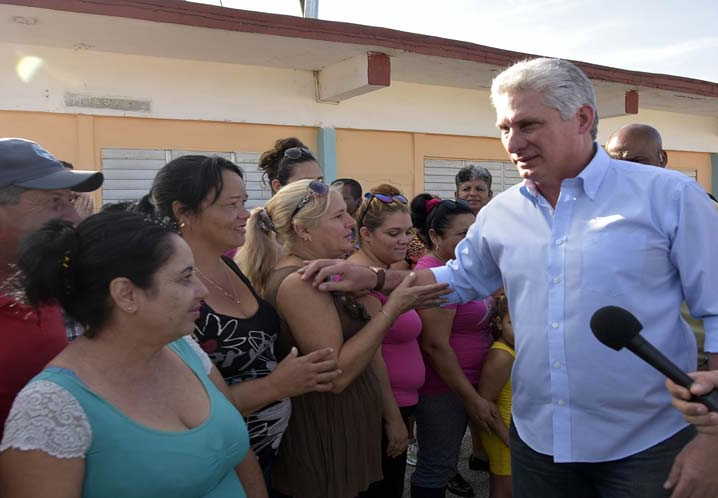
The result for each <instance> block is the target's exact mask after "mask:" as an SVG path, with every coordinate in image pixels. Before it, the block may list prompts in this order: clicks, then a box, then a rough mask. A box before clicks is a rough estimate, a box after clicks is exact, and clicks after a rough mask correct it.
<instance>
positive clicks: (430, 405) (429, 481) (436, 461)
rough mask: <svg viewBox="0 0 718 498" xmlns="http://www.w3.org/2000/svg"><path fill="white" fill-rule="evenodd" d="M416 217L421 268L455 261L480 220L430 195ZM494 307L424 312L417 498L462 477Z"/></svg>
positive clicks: (415, 208) (418, 200) (475, 304)
mask: <svg viewBox="0 0 718 498" xmlns="http://www.w3.org/2000/svg"><path fill="white" fill-rule="evenodd" d="M411 214H412V219H413V221H414V226H415V227H416V228H417V230H418V234H419V236H420V238H421V239H422V242H424V244H425V246H426V248H427V253H426V254H425V255H424V256H423V257H422V258H421V259H420V260H419V261H418V262H417V264H416V269H422V268H431V267H434V266H443V265H444V264H445V263H446V261H448V260H449V259H452V258H453V255H454V249H455V248H456V245H457V244H458V243H459V241H461V239H463V238H464V237H465V236H466V232H467V231H468V229H469V227H470V226H471V224H472V223H473V222H474V218H475V215H474V213H473V212H472V209H471V207H470V206H469V205H468V204H467V203H466V202H464V201H461V200H459V201H454V200H441V199H437V198H434V197H433V196H431V195H430V194H420V195H418V196H417V197H415V198H414V200H413V201H412V203H411ZM492 308H493V299H492V298H488V299H485V300H481V301H470V302H467V303H464V304H460V305H449V306H445V307H443V308H433V309H426V310H421V311H419V315H420V316H421V319H422V324H423V330H422V340H421V346H422V350H423V352H424V357H425V360H426V365H427V375H426V382H425V384H424V386H423V387H422V388H421V390H420V392H419V394H420V397H419V404H418V405H417V409H416V426H417V439H418V445H419V452H418V459H417V465H416V471H415V472H414V474H413V475H412V479H411V480H412V497H414V498H419V497H421V498H424V497H430V498H434V497H443V496H444V492H445V489H446V487H447V484H449V481H450V479H451V478H452V476H454V475H455V474H456V463H457V460H458V456H459V450H460V447H461V440H462V439H463V436H464V433H465V432H466V427H467V424H468V422H469V420H470V419H472V418H476V417H472V413H473V412H475V411H476V409H477V408H476V407H478V406H479V405H480V404H481V403H482V400H481V398H480V397H479V395H478V393H477V392H476V387H475V386H476V385H477V384H478V381H479V375H480V374H481V369H482V366H483V364H484V360H485V358H486V355H487V353H488V351H489V348H490V346H491V342H492V335H491V315H492ZM452 491H453V489H452ZM467 495H468V493H467ZM461 496H464V495H461Z"/></svg>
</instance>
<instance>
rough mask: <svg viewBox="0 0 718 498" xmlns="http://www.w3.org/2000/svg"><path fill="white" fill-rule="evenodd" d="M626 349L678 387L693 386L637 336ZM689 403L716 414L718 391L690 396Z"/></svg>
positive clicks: (690, 379) (665, 359) (670, 363)
mask: <svg viewBox="0 0 718 498" xmlns="http://www.w3.org/2000/svg"><path fill="white" fill-rule="evenodd" d="M626 347H627V348H628V349H630V350H631V351H632V352H633V353H634V354H636V355H637V356H639V357H640V358H641V359H642V360H643V361H645V362H646V363H648V364H649V365H651V366H652V367H653V368H655V369H656V370H658V371H659V372H661V373H662V374H663V375H665V376H666V377H668V378H669V379H671V380H672V381H673V382H675V383H676V384H678V385H679V386H683V387H685V388H686V389H689V388H690V387H691V384H693V382H694V380H693V378H691V377H690V376H689V375H688V374H687V373H685V372H684V371H683V370H681V369H680V368H678V366H676V364H675V363H673V362H672V361H671V360H669V359H668V358H666V356H665V355H664V354H663V353H661V352H660V351H659V350H658V349H656V348H655V347H654V346H653V344H651V343H650V342H648V341H646V340H645V339H644V338H643V337H641V336H640V335H639V334H637V335H636V336H634V337H633V339H631V341H630V342H629V343H628V344H627V345H626ZM691 401H693V402H696V403H703V404H704V405H705V406H706V407H707V408H708V410H710V411H712V412H718V391H716V390H715V389H714V390H712V391H711V392H709V393H708V394H704V395H702V396H695V395H694V396H691Z"/></svg>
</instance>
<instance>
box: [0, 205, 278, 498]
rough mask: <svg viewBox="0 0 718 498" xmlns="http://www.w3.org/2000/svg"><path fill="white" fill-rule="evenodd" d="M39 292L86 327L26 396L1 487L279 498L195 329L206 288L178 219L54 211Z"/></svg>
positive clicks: (1, 467)
mask: <svg viewBox="0 0 718 498" xmlns="http://www.w3.org/2000/svg"><path fill="white" fill-rule="evenodd" d="M18 266H19V267H20V270H21V276H22V277H21V279H20V281H21V282H22V291H24V294H25V296H26V299H27V301H28V302H29V303H30V304H32V305H39V304H42V303H45V302H48V301H52V300H57V301H59V303H60V304H61V305H62V307H63V308H64V310H65V311H66V313H67V314H68V315H70V316H71V317H73V318H75V319H76V320H78V321H79V322H80V323H81V324H82V325H84V327H85V330H86V332H85V335H84V336H83V337H80V338H78V339H77V340H75V341H74V342H73V343H72V344H71V345H69V346H68V347H67V348H66V349H65V350H64V351H63V352H62V353H60V354H59V355H58V356H57V357H56V358H55V359H54V360H52V361H51V362H50V364H49V365H48V366H47V367H46V368H45V370H43V371H42V372H41V373H40V374H39V375H38V376H37V377H35V378H34V379H33V380H32V381H30V383H29V384H28V385H27V386H25V388H24V389H23V390H22V391H21V392H20V393H19V394H18V396H17V397H16V399H15V402H14V404H13V408H12V410H11V413H10V416H9V417H8V420H7V423H6V429H5V433H4V437H3V440H2V443H0V495H1V496H3V497H15V496H53V497H57V498H70V497H73V498H77V497H79V496H82V497H103V498H107V497H112V498H125V497H127V498H129V497H132V498H145V497H146V498H155V497H171V498H197V497H211V498H230V497H231V498H243V497H248V498H266V496H267V492H266V489H265V487H264V482H263V479H262V476H261V472H260V470H259V466H258V465H257V462H256V459H255V457H254V454H253V453H252V452H251V450H249V438H248V434H247V428H246V425H245V423H244V421H243V419H242V416H241V415H240V413H239V412H238V411H237V409H236V408H235V407H234V406H233V404H232V403H230V401H229V400H228V399H227V394H228V390H227V386H226V384H225V383H224V381H223V379H222V377H221V375H220V374H219V373H218V372H217V370H216V368H214V367H212V364H211V361H210V360H209V358H208V357H207V355H206V354H205V353H204V352H203V351H202V350H201V349H200V348H199V347H198V346H197V345H196V344H195V343H194V342H193V341H191V340H188V338H187V334H188V333H189V332H190V331H191V330H192V328H193V327H194V321H195V320H196V318H197V317H198V316H199V309H200V302H201V300H202V299H203V298H204V297H205V296H206V295H207V289H206V288H205V287H204V285H203V284H202V283H201V282H200V281H199V279H198V278H197V276H196V274H195V270H194V260H193V257H192V252H191V251H190V249H189V247H188V246H187V244H186V243H185V242H184V241H183V240H182V239H181V238H180V237H179V236H178V235H176V234H175V233H173V232H172V231H171V229H170V228H169V227H168V226H166V225H165V224H163V223H161V222H159V221H154V220H152V219H149V218H146V217H143V216H142V215H139V214H135V213H128V212H104V213H100V214H97V215H94V216H91V217H89V218H87V219H86V220H85V221H83V222H82V223H80V224H79V225H78V226H77V228H75V227H73V226H72V225H71V224H69V223H67V222H64V221H59V220H56V221H52V222H50V223H48V224H47V225H46V226H45V227H44V228H43V229H41V230H40V231H38V232H36V233H35V234H33V235H31V237H30V238H29V239H28V240H27V241H26V243H25V244H24V246H23V247H22V249H21V256H20V260H19V265H18Z"/></svg>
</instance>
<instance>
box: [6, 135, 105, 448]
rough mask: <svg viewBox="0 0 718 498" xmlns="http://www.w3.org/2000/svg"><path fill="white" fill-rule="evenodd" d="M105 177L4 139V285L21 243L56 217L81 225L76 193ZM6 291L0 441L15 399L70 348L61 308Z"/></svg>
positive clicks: (22, 142) (90, 188) (94, 186)
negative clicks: (34, 302) (28, 302)
mask: <svg viewBox="0 0 718 498" xmlns="http://www.w3.org/2000/svg"><path fill="white" fill-rule="evenodd" d="M103 179H104V178H103V176H102V173H100V172H97V171H78V170H71V169H67V168H66V167H65V166H63V164H62V163H61V162H60V161H59V160H57V159H56V158H55V157H54V156H53V155H52V154H50V153H49V152H47V151H46V150H45V149H43V148H42V147H41V146H40V145H38V144H36V143H35V142H31V141H30V140H24V139H21V138H0V282H3V283H4V284H7V283H8V282H9V281H11V280H12V276H13V272H14V270H13V267H14V265H15V263H16V262H17V250H18V246H19V244H20V242H21V240H22V239H23V238H24V237H25V236H26V235H27V234H29V233H31V232H33V231H35V230H37V229H38V228H40V227H41V226H42V225H44V224H45V223H46V222H48V221H49V220H51V219H54V218H62V219H65V220H68V221H72V222H77V221H79V217H78V214H77V211H76V210H75V206H74V204H73V199H74V196H75V195H76V194H75V192H91V191H93V190H97V189H98V188H100V186H101V185H102V182H103ZM60 264H61V262H60V261H58V265H60ZM3 287H5V285H3ZM6 292H8V291H7V289H5V288H0V372H2V375H0V437H2V428H3V426H4V423H5V418H6V417H7V414H8V412H9V411H10V407H11V405H12V401H13V399H14V398H15V395H16V394H17V393H18V391H20V389H22V387H23V386H24V385H25V383H27V381H29V380H30V379H31V378H32V377H33V376H35V375H36V374H37V373H38V372H39V371H40V370H42V368H43V367H44V366H45V364H46V363H47V362H49V361H50V360H51V359H52V358H53V357H54V356H55V355H57V354H58V353H59V352H60V351H62V349H63V348H64V347H65V345H66V344H67V336H66V334H65V327H64V323H63V317H62V313H61V311H60V308H59V307H58V306H43V307H42V308H40V309H32V308H29V307H27V306H25V305H24V304H22V303H20V302H18V301H17V300H16V299H15V298H13V297H12V296H9V295H7V293H6Z"/></svg>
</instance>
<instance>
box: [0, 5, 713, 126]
mask: <svg viewBox="0 0 718 498" xmlns="http://www.w3.org/2000/svg"><path fill="white" fill-rule="evenodd" d="M18 18H27V19H30V20H34V21H35V23H34V24H32V21H30V24H26V23H23V22H18V20H19V19H18ZM13 21H14V22H13ZM20 21H21V20H20ZM0 22H2V23H3V24H2V25H3V29H2V30H0V42H7V43H15V44H22V45H43V46H52V47H61V48H69V49H76V50H79V49H89V50H96V51H104V52H114V53H123V54H133V55H147V56H156V57H167V58H177V59H190V60H202V61H213V62H224V63H232V64H245V65H256V66H265V67H276V68H286V69H295V70H307V71H322V70H327V72H329V71H328V70H329V69H333V68H336V67H337V65H339V64H341V63H342V62H343V61H347V60H350V59H353V58H354V59H356V60H357V61H361V60H362V58H363V57H366V56H367V55H368V54H370V53H380V54H386V55H388V56H389V57H390V58H391V80H394V81H405V82H412V83H420V84H427V85H441V86H452V87H459V88H485V89H486V88H488V87H489V86H490V83H491V79H492V78H493V76H494V75H495V74H496V73H497V72H499V71H501V70H502V69H503V68H504V67H506V66H508V65H510V64H512V63H513V62H515V61H518V60H521V59H525V58H527V57H535V56H536V55H533V54H527V53H520V52H513V51H508V50H501V49H497V48H492V47H486V46H482V45H476V44H472V43H468V42H462V41H457V40H449V39H445V38H439V37H433V36H426V35H419V34H413V33H406V32H402V31H396V30H391V29H385V28H376V27H370V26H361V25H356V24H349V23H340V22H333V21H324V20H317V19H305V18H301V17H293V16H285V15H277V14H266V13H260V12H250V11H243V10H237V9H229V8H223V7H216V6H212V5H204V4H197V3H193V2H185V1H181V0H142V1H138V0H104V1H103V0H10V1H1V2H0ZM576 63H577V64H578V65H579V66H580V67H581V68H582V69H583V70H584V71H585V72H586V74H587V75H588V76H589V77H590V78H591V79H592V80H593V81H594V83H595V86H596V89H597V94H598V99H599V109H600V110H601V114H602V115H603V116H612V115H619V114H625V110H626V109H625V98H626V97H625V96H626V92H628V91H631V90H637V91H638V94H639V96H640V107H641V108H649V109H658V110H664V111H671V112H680V113H686V114H696V115H703V116H713V117H715V116H718V83H712V82H708V81H701V80H696V79H691V78H683V77H679V76H669V75H664V74H651V73H644V72H639V71H628V70H623V69H617V68H611V67H606V66H599V65H595V64H588V63H584V62H579V61H576ZM345 64H346V63H345ZM335 72H337V71H335ZM365 83H366V82H365ZM369 86H371V85H369ZM346 93H347V94H351V91H349V92H346Z"/></svg>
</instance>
